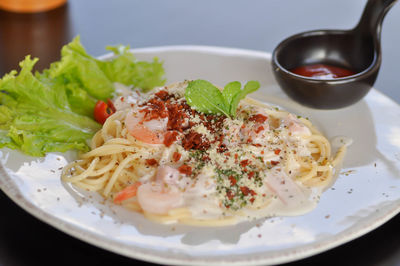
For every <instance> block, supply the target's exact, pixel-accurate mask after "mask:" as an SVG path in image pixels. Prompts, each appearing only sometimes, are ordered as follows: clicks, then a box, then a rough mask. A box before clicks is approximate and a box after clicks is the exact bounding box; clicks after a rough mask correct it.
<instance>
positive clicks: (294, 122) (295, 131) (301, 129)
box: [283, 114, 311, 136]
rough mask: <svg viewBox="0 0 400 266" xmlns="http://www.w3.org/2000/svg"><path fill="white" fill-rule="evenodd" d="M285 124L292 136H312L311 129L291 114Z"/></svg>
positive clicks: (284, 121)
mask: <svg viewBox="0 0 400 266" xmlns="http://www.w3.org/2000/svg"><path fill="white" fill-rule="evenodd" d="M283 124H284V125H285V126H287V128H288V129H289V131H290V132H291V133H292V135H306V136H309V135H311V131H310V129H309V128H308V127H306V126H305V125H303V124H302V123H301V122H300V121H299V119H297V118H296V117H295V116H294V115H293V114H289V115H288V116H287V117H286V118H285V119H284V120H283Z"/></svg>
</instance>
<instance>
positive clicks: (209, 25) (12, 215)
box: [0, 0, 400, 265]
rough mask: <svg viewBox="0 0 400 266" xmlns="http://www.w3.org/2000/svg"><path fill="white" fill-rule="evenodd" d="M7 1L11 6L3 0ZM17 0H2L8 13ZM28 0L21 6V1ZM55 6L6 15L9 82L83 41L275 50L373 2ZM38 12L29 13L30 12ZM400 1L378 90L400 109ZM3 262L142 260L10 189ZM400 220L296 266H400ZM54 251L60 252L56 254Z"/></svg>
mask: <svg viewBox="0 0 400 266" xmlns="http://www.w3.org/2000/svg"><path fill="white" fill-rule="evenodd" d="M2 1H3V2H2ZM12 1H13V0H11V1H5V0H0V7H1V6H3V7H4V5H3V4H4V3H6V4H9V3H10V2H12ZM19 1H23V0H15V1H14V3H16V2H19ZM62 2H63V1H61V2H60V3H59V4H60V6H59V7H57V8H55V9H50V10H48V11H41V12H32V13H29V12H28V13H27V10H24V13H16V12H9V11H6V10H3V9H0V76H2V75H4V74H5V73H7V72H9V71H10V70H12V69H17V68H18V62H19V61H21V60H22V59H23V58H24V57H25V55H27V54H31V55H32V56H34V57H39V58H40V61H39V63H38V65H37V66H36V67H37V70H41V69H43V68H46V67H48V66H49V64H50V63H51V62H53V61H55V60H58V58H59V55H60V49H61V47H62V46H63V45H64V44H66V43H68V42H69V41H71V40H72V38H73V37H75V36H76V35H80V36H81V41H82V43H83V45H84V46H85V47H86V49H87V51H88V52H89V53H90V54H92V55H95V56H99V55H102V54H104V53H106V51H105V49H104V48H105V46H107V45H115V44H124V45H130V46H131V47H132V48H141V47H148V46H164V45H186V44H188V45H211V46H226V47H235V48H244V49H252V50H259V51H264V52H272V51H273V49H274V47H275V46H276V45H277V44H278V43H279V42H280V41H281V40H283V39H284V38H286V37H288V36H290V35H292V34H295V33H298V32H302V31H306V30H313V29H330V28H332V29H350V28H352V27H353V26H355V24H356V23H357V21H358V19H359V17H360V15H361V13H362V11H363V8H364V5H365V4H366V0H352V1H348V0H335V1H332V0H268V1H267V0H251V1H248V0H218V1H213V0H203V1H195V0H168V1H166V0H146V1H143V0H142V1H140V0H114V1H107V0H85V1H82V0H68V1H67V2H66V3H64V4H62ZM28 11H29V10H28ZM399 28H400V4H397V5H395V6H394V7H393V8H392V9H391V10H390V11H389V13H388V14H387V16H386V18H385V20H384V23H383V30H382V52H383V62H382V67H381V70H380V74H379V76H378V79H377V81H376V83H375V87H376V88H377V89H378V90H379V91H381V92H383V93H384V94H386V95H388V96H390V97H391V98H392V99H394V100H395V101H396V102H398V103H400V89H399V88H400V81H399V79H397V78H396V77H397V75H398V69H399V62H400V50H399V48H398V47H399V44H400V34H398V32H399ZM0 209H2V210H4V215H2V217H1V219H0V265H36V264H39V263H40V264H42V265H43V264H46V265H47V264H52V263H53V264H54V260H53V259H54V258H58V260H57V265H69V264H72V263H75V262H79V263H80V264H81V263H90V264H91V265H109V264H123V265H125V264H134V263H137V261H135V260H131V259H127V258H124V257H122V256H119V255H115V254H112V253H110V252H107V251H103V250H101V249H98V248H95V247H93V246H91V245H88V244H85V243H83V242H81V241H79V240H76V239H74V238H72V237H69V236H67V235H65V234H63V233H61V232H59V231H57V230H55V229H53V228H51V227H49V226H47V225H46V224H44V223H42V222H40V221H39V220H37V219H35V218H33V217H32V216H30V215H29V214H27V213H25V212H24V211H23V210H21V209H20V208H19V207H17V206H16V205H15V204H14V203H13V202H11V201H10V200H9V199H8V198H7V197H6V196H5V195H4V194H3V193H2V192H0ZM399 224H400V216H399V215H397V216H396V217H395V218H394V219H392V220H391V221H389V222H388V223H387V224H385V225H384V226H382V227H380V228H378V229H377V230H375V231H373V232H371V233H369V234H367V235H366V236H363V237H361V238H359V239H357V240H354V241H352V242H350V243H348V244H345V245H343V246H341V247H338V248H335V249H333V250H331V251H328V252H325V253H323V254H320V255H317V256H314V257H311V258H308V259H305V260H301V261H298V262H295V263H291V264H288V265H309V264H317V265H320V264H324V265H333V264H335V265H337V264H338V263H341V264H343V265H400V234H399V230H398V225H399ZM38 241H40V245H38ZM49 254H50V255H49Z"/></svg>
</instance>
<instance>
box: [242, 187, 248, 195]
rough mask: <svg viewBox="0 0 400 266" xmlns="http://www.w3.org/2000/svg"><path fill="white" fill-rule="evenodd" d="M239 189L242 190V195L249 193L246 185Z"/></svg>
mask: <svg viewBox="0 0 400 266" xmlns="http://www.w3.org/2000/svg"><path fill="white" fill-rule="evenodd" d="M240 191H242V193H243V195H245V196H247V195H249V193H250V189H249V188H248V187H240Z"/></svg>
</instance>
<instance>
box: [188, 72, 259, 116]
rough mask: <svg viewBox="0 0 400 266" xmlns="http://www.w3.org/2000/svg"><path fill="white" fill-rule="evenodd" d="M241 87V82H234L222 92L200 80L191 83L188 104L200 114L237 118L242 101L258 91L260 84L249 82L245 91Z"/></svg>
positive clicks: (227, 85)
mask: <svg viewBox="0 0 400 266" xmlns="http://www.w3.org/2000/svg"><path fill="white" fill-rule="evenodd" d="M241 87H242V86H241V84H240V82H238V81H233V82H230V83H228V84H226V86H225V87H224V90H223V91H222V92H221V91H220V90H219V89H218V88H217V87H215V86H214V85H213V84H211V83H210V82H208V81H206V80H201V79H198V80H194V81H191V82H189V84H188V87H187V88H186V92H185V98H186V101H187V103H188V104H189V105H190V106H191V107H193V108H194V109H196V110H197V111H199V112H203V113H206V114H224V115H226V116H228V117H235V116H236V110H237V107H238V105H239V102H240V100H242V99H244V98H245V97H246V95H247V94H249V93H252V92H254V91H256V90H258V88H259V87H260V83H259V82H258V81H249V82H247V83H246V85H245V86H244V88H243V89H241Z"/></svg>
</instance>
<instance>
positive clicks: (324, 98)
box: [272, 30, 381, 109]
mask: <svg viewBox="0 0 400 266" xmlns="http://www.w3.org/2000/svg"><path fill="white" fill-rule="evenodd" d="M317 63H318V64H319V63H321V64H328V65H334V66H338V67H342V68H346V69H349V70H352V71H353V72H355V73H356V74H354V75H351V76H347V77H342V78H335V79H325V80H323V79H318V78H310V77H305V76H300V75H297V74H294V73H292V72H291V71H290V70H291V69H293V68H295V67H299V66H304V65H310V64H317ZM380 65H381V53H380V44H379V41H378V40H377V39H376V38H374V37H369V36H367V35H363V36H360V35H358V34H356V32H355V30H346V31H342V30H317V31H309V32H304V33H300V34H297V35H294V36H292V37H289V38H287V39H285V40H284V41H282V42H281V43H280V44H279V45H278V46H277V47H276V48H275V50H274V52H273V55H272V69H273V72H274V75H275V78H276V80H277V82H278V83H279V85H280V87H281V88H282V89H283V91H285V93H286V94H287V95H288V96H289V97H290V98H292V99H293V100H295V101H297V102H299V103H300V104H302V105H306V106H309V107H312V108H318V109H336V108H342V107H345V106H348V105H351V104H353V103H355V102H357V101H359V100H360V99H362V98H363V97H364V96H365V95H366V94H367V93H368V91H369V90H370V89H371V87H372V86H373V84H374V82H375V80H376V77H377V75H378V72H379V68H380Z"/></svg>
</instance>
